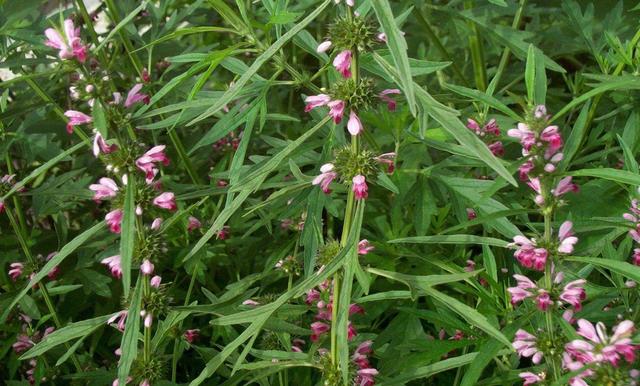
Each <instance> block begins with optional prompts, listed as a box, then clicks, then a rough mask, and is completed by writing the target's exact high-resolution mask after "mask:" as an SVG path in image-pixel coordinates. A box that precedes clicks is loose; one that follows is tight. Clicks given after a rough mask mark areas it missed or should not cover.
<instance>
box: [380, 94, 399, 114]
mask: <svg viewBox="0 0 640 386" xmlns="http://www.w3.org/2000/svg"><path fill="white" fill-rule="evenodd" d="M398 94H401V92H400V90H398V89H397V88H388V89H386V90H382V92H380V94H378V97H379V98H380V99H381V100H382V101H383V102H385V103H386V104H387V109H388V110H389V111H396V100H395V99H393V98H391V97H390V96H389V95H398Z"/></svg>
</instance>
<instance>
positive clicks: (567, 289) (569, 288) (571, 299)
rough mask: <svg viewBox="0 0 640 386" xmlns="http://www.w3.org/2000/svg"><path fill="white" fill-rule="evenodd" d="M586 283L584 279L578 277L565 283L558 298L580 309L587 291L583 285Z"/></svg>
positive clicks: (577, 309)
mask: <svg viewBox="0 0 640 386" xmlns="http://www.w3.org/2000/svg"><path fill="white" fill-rule="evenodd" d="M586 283H587V281H586V280H584V279H578V280H574V281H571V282H569V283H567V285H565V286H564V289H563V290H562V293H561V294H560V300H562V301H564V302H565V303H568V304H570V305H571V306H573V308H574V309H575V310H576V311H580V310H581V309H582V301H583V300H584V299H586V297H587V293H586V292H585V290H584V288H583V287H584V285H585V284H586Z"/></svg>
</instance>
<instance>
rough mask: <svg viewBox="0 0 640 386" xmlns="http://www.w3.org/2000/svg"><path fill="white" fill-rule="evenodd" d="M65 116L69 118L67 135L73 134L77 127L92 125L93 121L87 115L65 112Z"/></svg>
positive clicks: (74, 111) (73, 111)
mask: <svg viewBox="0 0 640 386" xmlns="http://www.w3.org/2000/svg"><path fill="white" fill-rule="evenodd" d="M64 116H65V117H67V118H69V122H67V133H69V134H71V133H73V128H74V127H75V126H79V125H84V124H85V123H91V121H93V119H92V118H91V117H90V116H88V115H87V114H85V113H82V112H80V111H76V110H67V111H65V112H64Z"/></svg>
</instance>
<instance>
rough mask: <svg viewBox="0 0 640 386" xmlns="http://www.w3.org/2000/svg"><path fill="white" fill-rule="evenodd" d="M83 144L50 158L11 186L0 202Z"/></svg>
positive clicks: (82, 145) (83, 144)
mask: <svg viewBox="0 0 640 386" xmlns="http://www.w3.org/2000/svg"><path fill="white" fill-rule="evenodd" d="M85 145H86V144H85V143H78V144H76V145H74V146H72V147H71V148H69V149H67V150H65V151H63V152H62V153H60V154H58V155H57V156H55V157H53V158H51V159H50V160H49V161H47V162H45V163H44V164H42V165H40V166H39V167H37V168H36V169H35V170H34V171H32V172H31V173H29V175H28V176H26V177H25V178H24V179H22V180H21V181H20V182H18V183H16V184H15V185H13V187H12V188H11V189H10V190H9V191H8V192H7V193H5V195H4V196H2V198H1V199H0V201H6V200H7V198H9V197H11V195H12V194H13V193H15V192H17V191H19V190H21V189H22V188H24V187H25V186H26V185H27V184H28V183H29V182H31V181H33V180H34V179H36V178H38V177H40V176H41V175H42V174H44V173H45V172H46V171H47V170H49V169H50V168H51V167H52V166H54V165H57V164H58V162H60V161H62V160H63V159H65V158H67V156H69V155H71V154H73V153H75V152H76V150H78V149H81V148H83V147H84V146H85Z"/></svg>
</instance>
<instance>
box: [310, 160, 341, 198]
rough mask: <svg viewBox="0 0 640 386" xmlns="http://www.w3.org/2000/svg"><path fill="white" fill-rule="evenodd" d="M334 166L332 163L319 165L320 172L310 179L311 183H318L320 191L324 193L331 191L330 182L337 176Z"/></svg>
mask: <svg viewBox="0 0 640 386" xmlns="http://www.w3.org/2000/svg"><path fill="white" fill-rule="evenodd" d="M334 168H335V167H334V165H333V164H332V163H327V164H324V165H322V166H321V167H320V174H319V175H318V176H316V177H315V178H314V179H313V181H311V184H312V185H320V187H321V188H322V191H323V192H325V193H326V194H329V193H331V189H330V188H329V186H330V185H331V182H332V181H333V180H335V179H336V177H338V173H336V172H335V171H334Z"/></svg>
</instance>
